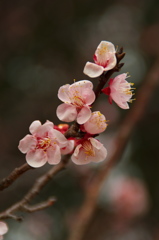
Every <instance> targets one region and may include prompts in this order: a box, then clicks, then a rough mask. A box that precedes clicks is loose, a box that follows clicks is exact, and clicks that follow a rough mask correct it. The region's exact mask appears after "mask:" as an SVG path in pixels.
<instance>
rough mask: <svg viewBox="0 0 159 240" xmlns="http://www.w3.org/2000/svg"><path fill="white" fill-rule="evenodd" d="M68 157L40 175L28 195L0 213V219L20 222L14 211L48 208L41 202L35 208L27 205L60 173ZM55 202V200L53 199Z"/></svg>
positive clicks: (46, 204)
mask: <svg viewBox="0 0 159 240" xmlns="http://www.w3.org/2000/svg"><path fill="white" fill-rule="evenodd" d="M69 158H70V155H65V156H64V157H63V159H62V161H61V162H60V163H59V164H58V165H56V166H54V167H52V168H51V169H50V170H49V171H48V172H47V173H45V174H44V175H42V176H41V177H39V178H38V179H37V180H36V181H35V183H34V185H33V187H32V188H31V189H30V190H29V191H28V193H27V194H26V195H25V196H24V197H23V199H22V200H21V201H19V202H17V203H15V204H14V205H12V206H11V207H9V208H8V209H6V210H5V211H4V212H2V213H0V219H5V218H13V219H16V220H21V218H19V217H18V216H16V214H14V212H16V211H19V210H20V211H26V210H27V211H28V209H34V211H35V210H36V207H37V211H38V210H39V209H40V206H42V207H43V208H44V207H48V206H50V204H48V203H49V202H48V201H47V202H43V203H41V204H42V205H41V204H37V205H36V207H35V206H33V207H31V206H29V205H28V204H29V203H30V202H31V200H32V199H33V198H34V197H35V196H36V195H37V194H38V193H39V192H40V191H41V190H42V188H43V187H44V186H45V185H46V184H47V183H48V182H49V181H50V180H51V179H52V178H53V177H54V176H55V175H56V174H57V173H59V172H60V171H62V170H63V169H65V167H66V165H67V163H68V161H69ZM54 201H55V199H54Z"/></svg>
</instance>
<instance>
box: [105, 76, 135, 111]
mask: <svg viewBox="0 0 159 240" xmlns="http://www.w3.org/2000/svg"><path fill="white" fill-rule="evenodd" d="M126 78H127V73H123V74H120V75H118V76H116V77H115V78H114V79H110V81H109V87H106V88H104V89H102V92H103V93H105V94H107V95H109V102H110V103H112V100H113V101H114V102H116V104H117V105H118V106H119V107H121V108H123V109H128V108H129V105H128V103H127V102H132V99H131V97H132V96H133V93H132V90H133V89H134V88H132V87H131V86H132V85H134V84H133V83H129V82H127V81H126V80H125V79H126Z"/></svg>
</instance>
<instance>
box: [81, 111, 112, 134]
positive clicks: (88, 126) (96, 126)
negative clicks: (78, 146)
mask: <svg viewBox="0 0 159 240" xmlns="http://www.w3.org/2000/svg"><path fill="white" fill-rule="evenodd" d="M83 127H84V129H85V131H86V132H87V133H90V134H99V133H101V132H104V131H105V129H106V128H107V123H106V119H105V116H104V115H103V114H101V113H100V112H99V111H96V112H93V113H92V114H91V117H90V118H89V120H88V121H87V122H86V123H84V125H83Z"/></svg>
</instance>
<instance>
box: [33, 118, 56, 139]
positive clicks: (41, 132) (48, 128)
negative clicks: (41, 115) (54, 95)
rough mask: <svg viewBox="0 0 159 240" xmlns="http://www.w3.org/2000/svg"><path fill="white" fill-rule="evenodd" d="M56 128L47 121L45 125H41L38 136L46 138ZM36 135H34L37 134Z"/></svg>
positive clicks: (37, 132) (37, 131)
mask: <svg viewBox="0 0 159 240" xmlns="http://www.w3.org/2000/svg"><path fill="white" fill-rule="evenodd" d="M53 128H54V124H53V123H52V122H50V121H48V120H47V121H46V122H45V123H44V124H43V125H41V126H40V127H39V128H38V129H37V130H36V132H35V133H36V135H37V136H39V137H45V136H48V132H50V131H52V130H53ZM35 133H34V134H35Z"/></svg>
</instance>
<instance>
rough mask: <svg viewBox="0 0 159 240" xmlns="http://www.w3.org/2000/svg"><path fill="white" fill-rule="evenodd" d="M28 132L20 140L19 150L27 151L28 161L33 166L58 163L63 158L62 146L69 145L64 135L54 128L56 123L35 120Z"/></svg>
mask: <svg viewBox="0 0 159 240" xmlns="http://www.w3.org/2000/svg"><path fill="white" fill-rule="evenodd" d="M29 130H30V133H31V134H32V135H30V134H27V135H26V136H25V137H24V138H23V139H22V140H20V142H19V146H18V148H19V150H20V151H21V152H22V153H26V161H27V163H28V164H29V165H30V166H32V167H35V168H36V167H41V166H43V165H44V164H45V163H46V162H48V163H49V164H58V163H59V162H60V160H61V151H60V150H61V148H63V147H66V146H67V144H68V143H67V139H66V138H65V137H64V135H63V134H62V133H61V132H59V131H57V130H55V129H54V124H53V123H52V122H50V121H46V122H45V123H44V124H43V125H42V124H41V122H40V121H38V120H37V121H34V122H32V124H31V125H30V127H29Z"/></svg>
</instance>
